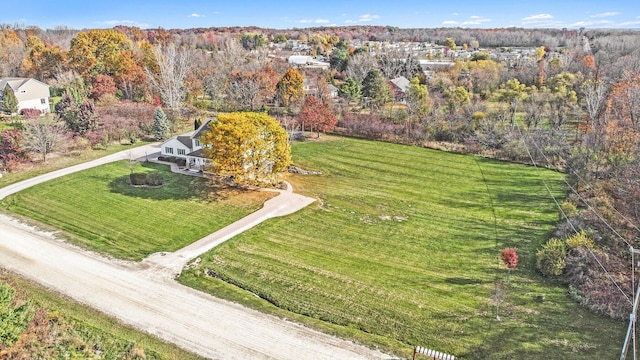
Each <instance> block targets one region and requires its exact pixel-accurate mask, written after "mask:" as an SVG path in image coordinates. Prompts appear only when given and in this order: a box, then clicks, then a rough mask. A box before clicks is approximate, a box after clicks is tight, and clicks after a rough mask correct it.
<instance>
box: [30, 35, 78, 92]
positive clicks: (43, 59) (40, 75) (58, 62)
mask: <svg viewBox="0 0 640 360" xmlns="http://www.w3.org/2000/svg"><path fill="white" fill-rule="evenodd" d="M25 48H26V50H27V54H26V56H25V58H24V60H23V61H22V64H21V69H22V72H23V74H24V75H26V76H28V77H33V78H36V79H39V80H42V81H44V80H48V79H51V78H53V77H54V76H55V75H56V74H57V73H59V72H60V71H61V70H63V69H65V68H66V66H67V64H66V60H67V57H66V53H65V52H64V51H63V50H62V49H61V48H60V46H47V45H45V44H44V43H43V42H42V40H41V39H40V38H38V37H37V36H35V35H32V36H29V37H28V38H27V40H26V41H25Z"/></svg>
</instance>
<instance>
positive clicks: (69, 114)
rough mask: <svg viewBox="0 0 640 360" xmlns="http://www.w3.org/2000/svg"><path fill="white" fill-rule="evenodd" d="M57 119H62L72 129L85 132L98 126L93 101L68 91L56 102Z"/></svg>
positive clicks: (81, 132) (80, 132)
mask: <svg viewBox="0 0 640 360" xmlns="http://www.w3.org/2000/svg"><path fill="white" fill-rule="evenodd" d="M55 114H56V119H57V120H62V121H63V122H64V123H65V124H66V125H67V128H68V129H69V130H70V131H73V132H76V133H79V134H83V135H84V134H85V133H86V132H87V131H89V130H92V129H94V128H95V127H96V123H97V120H98V119H97V116H96V115H95V105H94V104H93V101H91V100H89V99H85V98H83V97H81V96H78V95H77V93H76V94H75V96H74V93H72V92H71V93H69V92H68V93H66V94H65V95H63V96H62V99H60V101H59V102H58V103H57V104H56V107H55Z"/></svg>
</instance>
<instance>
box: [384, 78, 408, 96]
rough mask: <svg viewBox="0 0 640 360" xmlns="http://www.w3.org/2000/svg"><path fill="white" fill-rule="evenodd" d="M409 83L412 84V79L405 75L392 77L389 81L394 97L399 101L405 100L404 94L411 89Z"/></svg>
mask: <svg viewBox="0 0 640 360" xmlns="http://www.w3.org/2000/svg"><path fill="white" fill-rule="evenodd" d="M409 85H411V81H409V79H407V78H406V77H404V76H400V77H397V78H395V79H391V80H390V81H389V86H390V87H391V90H392V91H393V97H394V98H395V99H396V100H397V101H403V100H404V96H405V94H406V92H407V90H408V89H409Z"/></svg>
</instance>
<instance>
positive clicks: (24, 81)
mask: <svg viewBox="0 0 640 360" xmlns="http://www.w3.org/2000/svg"><path fill="white" fill-rule="evenodd" d="M6 87H9V88H10V89H11V90H13V93H14V94H15V95H16V99H18V114H20V113H21V112H22V110H24V109H36V110H38V111H40V112H41V113H48V112H50V111H51V108H50V105H49V104H50V103H49V97H50V96H51V95H50V93H49V85H47V84H45V83H43V82H41V81H38V80H36V79H31V78H1V79H0V101H2V94H3V93H4V89H5V88H6Z"/></svg>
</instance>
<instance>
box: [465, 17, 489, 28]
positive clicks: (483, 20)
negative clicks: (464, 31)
mask: <svg viewBox="0 0 640 360" xmlns="http://www.w3.org/2000/svg"><path fill="white" fill-rule="evenodd" d="M489 21H491V19H486V18H481V17H480V16H472V17H471V20H467V21H464V22H462V23H461V24H460V25H462V26H465V25H481V24H483V23H486V22H489Z"/></svg>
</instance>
